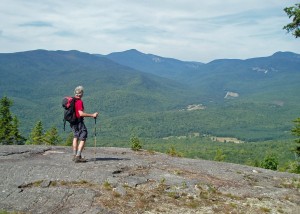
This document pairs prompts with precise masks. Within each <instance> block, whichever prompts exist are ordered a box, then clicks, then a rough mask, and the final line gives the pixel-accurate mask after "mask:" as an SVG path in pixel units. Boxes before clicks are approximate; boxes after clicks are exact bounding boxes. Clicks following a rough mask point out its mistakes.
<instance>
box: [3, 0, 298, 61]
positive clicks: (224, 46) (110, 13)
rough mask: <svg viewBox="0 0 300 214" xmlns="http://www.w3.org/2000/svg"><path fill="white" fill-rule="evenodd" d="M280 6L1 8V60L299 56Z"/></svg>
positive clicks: (41, 4) (54, 4) (145, 2)
mask: <svg viewBox="0 0 300 214" xmlns="http://www.w3.org/2000/svg"><path fill="white" fill-rule="evenodd" d="M296 3H298V1H296V0H295V1H294V0H291V1H288V2H287V1H278V0H264V1H261V0H246V1H240V0H228V1H223V2H222V1H219V0H218V1H217V0H210V1H198V0H185V1H184V0H181V1H171V0H163V1H161V0H151V1H149V0H123V1H121V0H87V1H82V0H72V1H60V0H44V1H38V0H26V1H23V0H2V6H1V8H0V19H1V20H4V21H1V23H0V32H1V33H0V52H16V51H24V50H33V49H48V50H73V49H77V50H80V51H85V52H89V53H100V54H108V53H110V52H114V51H124V50H127V49H132V48H135V49H138V50H140V51H142V52H145V53H152V54H156V55H160V56H165V57H173V58H177V59H181V60H193V61H200V62H208V61H211V60H213V59H218V58H250V57H257V56H266V55H271V54H273V53H274V52H276V51H294V52H297V53H300V40H299V39H298V40H297V39H294V38H293V36H292V35H290V34H286V32H285V31H284V30H282V27H283V26H284V25H286V24H287V23H289V21H290V20H289V19H288V17H287V15H286V14H285V13H284V11H283V8H285V7H287V6H292V5H294V4H296Z"/></svg>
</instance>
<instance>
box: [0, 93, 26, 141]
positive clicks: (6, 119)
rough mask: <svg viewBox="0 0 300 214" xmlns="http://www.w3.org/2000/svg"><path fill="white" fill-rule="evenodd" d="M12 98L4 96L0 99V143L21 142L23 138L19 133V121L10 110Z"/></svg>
mask: <svg viewBox="0 0 300 214" xmlns="http://www.w3.org/2000/svg"><path fill="white" fill-rule="evenodd" d="M11 106H12V100H10V99H8V98H7V97H6V96H4V97H3V98H2V99H1V100H0V144H3V145H10V144H23V143H24V141H25V138H24V137H22V136H21V135H20V133H19V130H18V127H19V121H18V119H17V117H16V116H15V117H13V116H12V114H11V112H10V107H11Z"/></svg>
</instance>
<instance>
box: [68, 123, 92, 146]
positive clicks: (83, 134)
mask: <svg viewBox="0 0 300 214" xmlns="http://www.w3.org/2000/svg"><path fill="white" fill-rule="evenodd" d="M71 128H72V131H73V135H74V138H78V139H79V140H81V141H85V140H86V139H87V137H88V131H87V128H86V126H85V124H84V122H83V121H80V122H79V123H77V124H75V125H71Z"/></svg>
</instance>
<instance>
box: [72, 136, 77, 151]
mask: <svg viewBox="0 0 300 214" xmlns="http://www.w3.org/2000/svg"><path fill="white" fill-rule="evenodd" d="M77 150H78V139H77V138H73V152H75V151H76V152H77Z"/></svg>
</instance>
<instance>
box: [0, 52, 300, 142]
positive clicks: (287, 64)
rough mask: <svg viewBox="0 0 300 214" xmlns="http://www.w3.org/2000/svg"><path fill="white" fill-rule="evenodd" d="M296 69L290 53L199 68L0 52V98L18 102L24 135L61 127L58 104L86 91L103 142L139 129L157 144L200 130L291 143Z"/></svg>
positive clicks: (138, 59)
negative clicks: (80, 88)
mask: <svg viewBox="0 0 300 214" xmlns="http://www.w3.org/2000/svg"><path fill="white" fill-rule="evenodd" d="M299 68H300V55H299V54H296V53H291V52H277V53H274V54H273V55H271V56H268V57H257V58H252V59H245V60H241V59H217V60H214V61H212V62H209V63H201V62H186V61H181V60H178V59H172V58H165V57H161V56H156V55H153V54H144V53H141V52H139V51H137V50H128V51H124V52H115V53H111V54H108V55H101V54H89V53H83V52H79V51H75V50H72V51H47V50H33V51H26V52H17V53H2V54H0V74H1V79H0V94H1V96H8V97H9V98H11V99H12V100H13V101H14V105H13V108H12V109H13V112H14V113H15V114H16V115H17V116H18V118H19V119H20V121H21V130H23V131H24V132H26V133H27V132H28V131H29V130H30V129H31V128H32V127H33V125H34V123H35V122H36V121H37V120H41V121H43V123H44V125H45V127H46V128H47V127H50V126H52V125H56V126H59V125H60V124H61V116H60V115H62V113H61V112H62V108H61V106H60V105H61V99H62V98H63V97H64V96H67V95H72V94H73V89H74V88H75V87H76V86H77V85H83V86H84V88H85V96H84V101H85V105H86V109H87V111H90V112H91V111H100V112H101V117H102V121H103V124H104V125H103V134H104V135H106V136H111V137H113V138H118V137H128V135H130V132H131V130H133V129H134V130H135V131H134V132H137V134H138V135H140V136H141V137H153V138H157V137H166V136H168V135H182V134H188V133H190V132H199V133H211V134H215V135H223V136H224V135H227V136H233V137H239V138H244V139H247V140H257V139H269V138H278V137H282V136H285V137H286V136H287V134H284V133H286V132H287V131H289V130H290V128H291V125H292V123H291V121H292V120H293V119H295V118H296V117H298V116H299V110H298V109H299V103H300V102H299V101H300V99H299V96H298V93H299V91H300V85H299V80H300V69H299ZM190 105H196V106H197V105H198V106H201V108H199V109H197V110H194V111H188V110H187V109H188V106H190ZM202 107H203V108H202ZM151 121H155V123H151ZM199 121H201V123H199ZM145 130H147V132H145Z"/></svg>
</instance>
